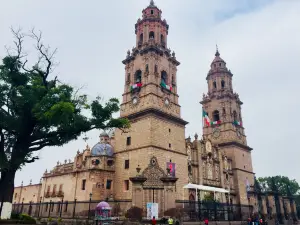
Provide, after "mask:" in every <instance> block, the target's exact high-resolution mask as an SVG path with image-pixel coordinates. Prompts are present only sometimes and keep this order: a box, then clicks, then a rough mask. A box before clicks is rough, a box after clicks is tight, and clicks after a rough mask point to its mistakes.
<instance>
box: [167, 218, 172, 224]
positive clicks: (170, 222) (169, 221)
mask: <svg viewBox="0 0 300 225" xmlns="http://www.w3.org/2000/svg"><path fill="white" fill-rule="evenodd" d="M168 224H169V225H170V224H173V219H172V217H170V218H169V219H168Z"/></svg>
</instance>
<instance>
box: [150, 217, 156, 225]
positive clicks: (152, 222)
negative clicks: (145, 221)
mask: <svg viewBox="0 0 300 225" xmlns="http://www.w3.org/2000/svg"><path fill="white" fill-rule="evenodd" d="M151 224H152V225H156V219H155V216H153V218H152V221H151Z"/></svg>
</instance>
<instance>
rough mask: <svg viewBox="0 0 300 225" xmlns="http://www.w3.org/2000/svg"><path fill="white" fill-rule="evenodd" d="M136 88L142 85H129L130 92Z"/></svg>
mask: <svg viewBox="0 0 300 225" xmlns="http://www.w3.org/2000/svg"><path fill="white" fill-rule="evenodd" d="M138 87H142V83H136V84H133V85H131V86H130V90H131V91H132V90H134V89H136V88H138Z"/></svg>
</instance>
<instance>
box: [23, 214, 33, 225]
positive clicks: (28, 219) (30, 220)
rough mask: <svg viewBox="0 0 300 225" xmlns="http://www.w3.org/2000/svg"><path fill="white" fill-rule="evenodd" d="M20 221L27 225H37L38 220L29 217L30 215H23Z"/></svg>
mask: <svg viewBox="0 0 300 225" xmlns="http://www.w3.org/2000/svg"><path fill="white" fill-rule="evenodd" d="M19 218H20V220H21V221H23V222H25V223H26V224H36V220H35V219H34V218H32V217H31V216H29V215H28V214H25V213H22V214H20V216H19Z"/></svg>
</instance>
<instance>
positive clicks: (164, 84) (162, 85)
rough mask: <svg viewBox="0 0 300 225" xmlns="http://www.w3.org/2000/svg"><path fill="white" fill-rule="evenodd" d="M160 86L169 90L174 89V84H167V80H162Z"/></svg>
mask: <svg viewBox="0 0 300 225" xmlns="http://www.w3.org/2000/svg"><path fill="white" fill-rule="evenodd" d="M160 86H161V87H163V88H165V89H167V90H169V91H172V86H170V85H167V84H166V83H165V82H163V81H162V82H161V83H160Z"/></svg>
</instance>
